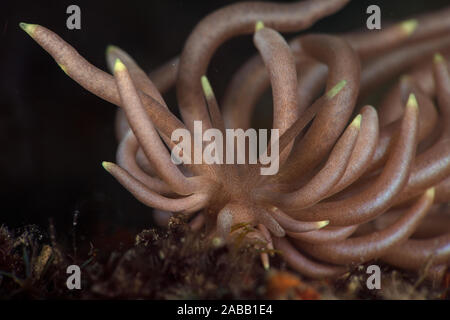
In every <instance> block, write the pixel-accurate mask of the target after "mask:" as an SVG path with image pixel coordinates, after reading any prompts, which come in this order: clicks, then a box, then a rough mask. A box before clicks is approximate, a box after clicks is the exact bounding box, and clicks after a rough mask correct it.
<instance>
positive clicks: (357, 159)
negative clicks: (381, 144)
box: [328, 106, 379, 195]
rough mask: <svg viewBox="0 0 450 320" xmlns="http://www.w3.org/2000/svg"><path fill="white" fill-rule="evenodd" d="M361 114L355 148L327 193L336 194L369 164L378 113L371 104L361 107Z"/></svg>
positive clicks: (359, 175) (363, 171)
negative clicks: (340, 175) (339, 176)
mask: <svg viewBox="0 0 450 320" xmlns="http://www.w3.org/2000/svg"><path fill="white" fill-rule="evenodd" d="M361 115H362V122H361V129H360V131H359V134H358V139H357V140H356V145H355V148H354V149H353V151H352V154H351V156H350V159H349V162H348V164H347V166H346V168H345V171H344V174H343V175H342V177H341V178H340V179H339V182H338V183H336V184H335V185H334V186H333V187H332V188H331V190H330V191H329V192H328V195H333V194H336V193H338V192H339V191H341V190H343V189H345V188H346V187H348V186H349V185H351V184H352V183H353V182H355V181H356V180H358V178H359V177H361V175H362V174H364V173H365V171H366V170H367V168H368V167H369V166H370V164H371V161H372V157H373V154H374V153H375V149H376V147H377V145H378V136H379V127H378V114H377V112H376V110H375V109H374V108H373V107H372V106H365V107H364V108H362V109H361Z"/></svg>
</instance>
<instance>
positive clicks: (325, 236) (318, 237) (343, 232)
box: [287, 225, 358, 244]
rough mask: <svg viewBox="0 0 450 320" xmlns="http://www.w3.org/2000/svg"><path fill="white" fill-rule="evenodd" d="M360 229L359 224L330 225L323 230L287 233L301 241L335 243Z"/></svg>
mask: <svg viewBox="0 0 450 320" xmlns="http://www.w3.org/2000/svg"><path fill="white" fill-rule="evenodd" d="M356 229H358V225H353V226H347V227H333V226H329V227H326V228H324V229H321V230H314V231H310V232H303V233H298V232H287V235H288V236H289V237H290V238H292V239H294V240H293V242H294V243H296V242H297V241H296V240H300V241H301V242H306V243H313V244H321V243H333V242H337V241H341V240H345V239H347V238H348V237H350V236H351V235H352V234H353V233H354V232H355V231H356Z"/></svg>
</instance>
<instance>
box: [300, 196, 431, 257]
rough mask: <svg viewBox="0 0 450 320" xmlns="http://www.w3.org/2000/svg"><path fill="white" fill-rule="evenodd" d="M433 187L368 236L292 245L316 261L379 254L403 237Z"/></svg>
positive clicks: (428, 204) (425, 209)
mask: <svg viewBox="0 0 450 320" xmlns="http://www.w3.org/2000/svg"><path fill="white" fill-rule="evenodd" d="M433 200H434V189H433V188H432V189H429V190H428V191H427V192H426V193H425V194H424V195H423V196H422V197H421V198H420V199H419V200H418V201H417V202H416V203H415V204H414V205H413V206H412V207H411V209H410V210H408V211H407V212H406V213H405V214H404V215H403V216H402V217H401V218H400V219H399V220H398V221H396V222H395V223H394V224H392V225H391V226H389V227H387V228H385V229H383V230H381V231H377V232H373V233H371V234H369V235H365V236H361V237H354V238H350V239H346V240H343V241H340V242H335V243H327V244H307V243H305V242H297V243H296V245H297V246H299V247H300V248H301V249H303V250H304V251H306V252H307V253H308V254H310V255H312V256H313V257H315V258H316V259H319V260H320V261H326V262H329V263H334V264H350V263H363V262H366V261H369V260H372V259H375V258H378V257H381V256H383V255H384V254H385V253H386V252H388V251H389V249H390V248H392V247H393V246H395V245H396V244H399V243H401V242H403V241H404V240H406V239H407V238H408V237H409V236H411V234H413V232H414V230H415V229H416V228H417V226H418V225H419V223H420V222H421V220H422V219H423V218H424V217H425V215H426V214H427V212H428V210H429V209H430V208H431V205H432V204H433Z"/></svg>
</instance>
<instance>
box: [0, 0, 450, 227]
mask: <svg viewBox="0 0 450 320" xmlns="http://www.w3.org/2000/svg"><path fill="white" fill-rule="evenodd" d="M232 2H234V1H224V0H221V1H173V0H172V1H122V2H119V1H72V0H71V1H65V0H63V1H59V0H54V1H48V0H45V1H11V0H7V1H5V0H3V1H2V5H1V11H2V13H1V14H2V15H3V16H2V18H1V20H0V37H1V38H0V39H1V44H0V48H1V49H0V58H1V59H0V67H1V69H0V146H1V149H0V224H2V223H6V224H7V225H10V226H20V225H24V224H30V223H37V224H40V225H42V226H43V227H44V228H46V226H47V224H48V218H49V217H53V219H54V221H55V223H56V225H57V228H58V227H59V228H60V229H62V230H66V228H67V226H68V225H69V224H70V223H71V221H72V216H73V214H74V212H76V211H77V212H79V219H80V221H81V222H82V223H84V224H87V225H89V226H90V227H89V228H92V229H94V230H97V231H98V230H100V229H101V230H103V231H104V229H108V228H114V226H124V227H126V228H129V229H130V230H134V229H136V230H137V229H142V228H144V227H146V226H148V225H150V224H151V223H152V219H151V209H149V208H146V207H145V206H143V205H141V204H140V203H139V202H138V201H136V200H134V199H133V197H132V196H130V195H129V194H128V193H127V192H126V191H125V190H124V189H123V188H122V187H121V186H120V185H119V184H118V183H117V182H116V181H115V180H114V179H113V178H112V177H110V176H109V175H108V174H107V173H106V172H105V171H104V170H103V168H102V167H101V161H103V160H109V161H113V160H114V158H115V157H114V154H115V148H116V141H115V138H114V131H113V119H114V113H115V109H116V107H115V106H113V105H110V104H109V103H107V102H105V101H102V100H101V99H99V98H97V97H96V96H94V95H92V94H90V93H88V92H87V91H85V90H84V89H82V88H81V87H80V86H79V85H78V84H76V83H75V82H74V81H72V80H70V79H68V78H67V77H66V75H65V74H64V73H63V72H61V70H60V69H59V68H58V66H57V65H56V64H55V62H54V61H53V59H52V58H51V57H50V56H49V55H48V54H47V53H46V52H44V51H43V50H42V49H41V48H40V47H39V46H38V45H37V44H36V43H35V42H34V41H32V39H30V38H29V37H28V36H27V35H26V34H25V33H24V32H23V31H22V30H21V29H20V28H19V27H18V23H19V22H21V21H24V22H28V23H38V24H41V25H44V26H46V27H48V28H50V29H52V30H53V31H55V32H56V33H58V34H59V35H60V36H61V37H62V38H64V39H65V40H66V41H68V42H69V43H71V44H72V45H73V46H74V47H75V48H76V49H77V50H78V51H79V52H80V53H81V54H82V55H83V56H84V57H85V58H87V59H88V60H89V61H90V62H91V63H93V64H94V65H96V66H98V67H100V68H103V69H106V64H105V59H104V51H105V48H106V46H107V45H108V44H114V45H117V46H119V47H121V48H123V49H125V50H126V51H127V52H129V53H130V54H131V55H132V56H133V57H134V58H135V60H136V61H138V62H139V64H140V65H141V66H142V67H143V68H144V69H145V70H152V69H153V68H155V67H156V66H158V65H159V64H161V63H163V62H164V61H166V60H168V59H169V58H171V57H173V56H175V55H177V54H178V53H179V52H180V51H181V49H182V47H183V44H184V41H185V39H186V38H187V36H188V34H189V32H190V30H192V28H193V27H194V26H195V24H196V23H197V22H198V21H199V20H200V19H201V18H202V17H204V16H205V15H206V14H207V13H209V12H211V11H213V10H214V9H217V8H219V7H222V6H224V5H226V4H229V3H232ZM447 3H448V1H447V0H433V1H423V0H415V1H411V0H409V1H406V0H405V1H392V0H391V1H388V0H386V1H365V0H364V1H360V0H354V1H353V2H352V3H351V4H349V5H348V6H347V7H346V8H345V9H343V10H342V11H341V12H339V13H337V14H335V15H334V16H332V17H328V18H326V19H324V20H322V21H320V22H319V23H317V24H316V26H314V27H313V28H312V29H310V30H309V31H314V32H344V31H350V30H353V29H358V28H363V27H364V26H365V21H366V18H367V15H366V13H365V10H366V8H367V6H368V5H370V4H378V5H379V6H380V7H381V10H382V23H384V22H387V21H388V20H389V19H392V20H399V19H404V18H406V17H408V16H409V15H412V14H417V13H421V12H425V11H432V10H437V9H439V8H442V7H443V6H444V5H446V4H447ZM71 4H77V5H79V6H80V8H81V12H82V17H81V30H78V31H70V30H68V29H67V28H66V26H65V22H66V18H67V16H68V15H67V14H66V8H67V6H69V5H71ZM309 31H308V32H309ZM253 53H255V48H254V46H253V43H252V40H251V37H250V36H247V37H240V38H238V39H234V40H232V41H230V42H229V43H227V44H225V45H224V46H222V47H221V48H220V50H219V51H218V52H217V54H216V55H215V57H214V59H213V61H212V63H211V66H210V69H209V76H210V79H211V82H212V83H213V86H214V89H215V91H216V93H217V95H218V96H219V97H220V96H221V94H222V93H223V91H224V88H225V85H226V84H227V82H228V80H229V79H230V77H231V75H232V73H233V72H234V70H236V68H237V67H238V66H239V65H240V64H242V63H243V62H244V61H245V60H246V59H247V58H248V57H250V56H251V55H252V54H253ZM167 102H168V104H169V105H170V106H171V107H172V108H174V110H175V109H176V101H175V99H174V95H173V92H172V93H170V94H169V95H168V96H167ZM174 112H176V110H175V111H174Z"/></svg>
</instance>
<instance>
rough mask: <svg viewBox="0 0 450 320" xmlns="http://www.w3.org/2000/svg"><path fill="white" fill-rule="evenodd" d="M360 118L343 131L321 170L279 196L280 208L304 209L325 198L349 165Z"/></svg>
mask: <svg viewBox="0 0 450 320" xmlns="http://www.w3.org/2000/svg"><path fill="white" fill-rule="evenodd" d="M360 117H361V116H358V117H357V118H356V119H355V120H354V121H353V122H352V123H351V124H350V125H349V126H348V128H347V129H346V130H345V131H344V133H343V134H342V137H341V138H340V139H339V140H338V142H337V143H336V145H335V146H334V148H333V150H332V151H331V154H330V156H329V158H328V160H327V162H326V164H325V165H324V166H323V168H322V169H321V170H320V171H319V172H318V173H317V174H316V175H315V176H314V177H313V178H312V179H311V180H310V181H309V182H308V183H307V184H306V185H305V186H303V187H302V188H300V189H298V190H296V191H294V192H291V193H286V194H282V195H280V199H279V202H278V204H280V205H281V206H282V207H290V208H291V207H295V208H306V207H310V206H312V205H314V204H315V203H317V202H319V201H320V200H321V199H322V198H324V197H325V195H326V194H327V193H328V192H329V191H330V189H331V188H332V187H333V186H334V185H335V184H336V183H337V182H338V181H339V179H340V178H341V177H342V175H343V174H344V171H345V168H346V167H347V165H348V163H349V160H350V156H351V154H352V151H353V149H354V147H355V144H356V141H357V138H358V135H359V131H360V121H361V120H359V118H360ZM356 120H357V121H356ZM360 142H361V141H360Z"/></svg>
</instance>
